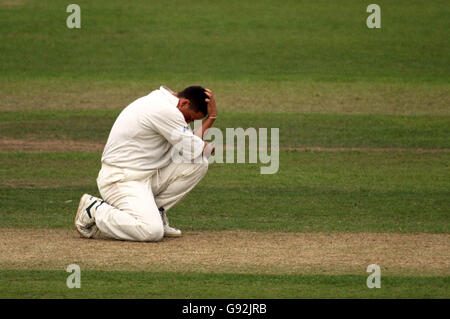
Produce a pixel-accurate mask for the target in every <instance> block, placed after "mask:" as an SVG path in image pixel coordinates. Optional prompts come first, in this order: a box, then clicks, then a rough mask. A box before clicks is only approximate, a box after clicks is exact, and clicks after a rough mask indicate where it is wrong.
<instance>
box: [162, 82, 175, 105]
mask: <svg viewBox="0 0 450 319" xmlns="http://www.w3.org/2000/svg"><path fill="white" fill-rule="evenodd" d="M159 90H160V91H161V92H162V93H163V94H164V96H165V97H167V99H168V100H169V101H170V103H171V104H173V105H175V106H177V105H178V98H177V97H176V96H175V95H173V93H172V90H171V89H169V88H168V87H165V86H161V87H160V88H159Z"/></svg>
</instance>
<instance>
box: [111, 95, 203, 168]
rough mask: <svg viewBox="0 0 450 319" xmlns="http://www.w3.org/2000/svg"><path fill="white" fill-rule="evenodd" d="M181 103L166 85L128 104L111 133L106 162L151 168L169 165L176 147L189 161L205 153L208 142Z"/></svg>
mask: <svg viewBox="0 0 450 319" xmlns="http://www.w3.org/2000/svg"><path fill="white" fill-rule="evenodd" d="M177 105H178V98H177V97H176V96H174V95H173V94H172V93H170V92H169V91H168V90H167V89H165V88H164V87H162V86H161V87H160V89H159V90H155V91H153V92H151V93H150V94H149V95H147V96H144V97H141V98H139V99H137V100H136V101H134V102H132V103H131V104H130V105H128V106H127V107H126V108H125V109H123V110H122V112H121V113H120V114H119V116H118V117H117V119H116V121H115V123H114V125H113V127H112V129H111V132H110V133H109V137H108V141H107V142H106V145H105V149H104V151H103V155H102V163H105V164H108V165H112V166H117V167H121V168H129V169H134V170H151V169H159V168H162V167H165V166H167V165H168V164H169V163H170V162H171V161H172V153H173V151H175V150H182V156H183V158H186V160H187V161H192V159H193V158H194V157H198V155H200V156H201V151H202V150H203V147H204V145H205V142H204V141H203V140H202V139H201V138H200V137H198V136H195V135H194V134H193V132H192V130H191V128H190V126H189V125H188V124H187V123H186V121H185V119H184V116H183V114H182V113H181V112H180V111H179V110H178V108H177ZM174 146H175V149H174V150H173V151H172V149H173V147H174ZM199 150H200V151H199ZM199 152H200V154H199ZM177 153H178V152H177Z"/></svg>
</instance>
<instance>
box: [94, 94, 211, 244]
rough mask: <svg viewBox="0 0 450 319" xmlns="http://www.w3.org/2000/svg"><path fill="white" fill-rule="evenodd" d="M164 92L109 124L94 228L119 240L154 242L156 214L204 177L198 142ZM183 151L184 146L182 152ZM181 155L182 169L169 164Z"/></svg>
mask: <svg viewBox="0 0 450 319" xmlns="http://www.w3.org/2000/svg"><path fill="white" fill-rule="evenodd" d="M177 104H178V98H177V97H175V96H174V95H172V94H171V93H170V92H169V91H168V90H166V89H165V88H164V87H161V88H160V89H159V90H155V91H153V92H151V93H150V94H149V95H147V96H144V97H142V98H139V99H137V100H136V101H134V102H133V103H131V104H130V105H128V106H127V107H126V108H125V109H124V110H123V111H122V112H121V113H120V115H119V117H118V118H117V120H116V122H115V123H114V125H113V127H112V129H111V132H110V135H109V138H108V141H107V143H106V146H105V149H104V151H103V155H102V168H101V170H100V172H99V175H98V178H97V185H98V188H99V191H100V194H101V195H102V197H103V199H104V200H105V201H106V203H108V205H105V204H104V205H100V206H98V208H97V210H96V212H95V222H96V224H97V227H98V228H99V229H100V231H102V232H103V233H104V234H106V235H108V236H110V237H113V238H116V239H122V240H135V241H157V240H160V239H161V238H162V237H163V235H164V231H163V224H162V220H161V216H160V213H159V208H164V209H165V211H167V210H168V209H170V208H171V207H172V206H173V205H175V203H177V202H178V201H179V200H180V199H181V198H182V197H183V196H184V195H186V194H187V193H188V192H189V191H190V190H191V189H192V188H193V187H194V186H195V185H196V184H197V183H198V182H199V181H200V180H201V178H202V177H203V176H204V175H205V174H206V171H207V169H208V161H207V159H206V158H203V157H202V152H201V151H202V150H203V147H204V143H205V142H204V141H203V140H202V139H201V138H199V137H198V136H195V135H194V134H193V133H192V131H191V129H190V127H189V125H188V124H187V123H186V121H185V120H184V117H183V114H182V113H181V112H180V111H179V110H178V109H177ZM186 145H187V146H186ZM179 151H182V152H181V153H182V157H183V158H184V159H185V161H184V162H183V163H177V162H174V161H173V160H172V155H173V154H175V155H176V154H179V153H180V152H179Z"/></svg>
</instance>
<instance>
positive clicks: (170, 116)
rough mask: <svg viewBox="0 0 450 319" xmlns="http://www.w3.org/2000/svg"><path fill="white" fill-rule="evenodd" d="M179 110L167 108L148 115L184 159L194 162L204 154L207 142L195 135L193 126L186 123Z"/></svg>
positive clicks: (154, 126) (155, 127)
mask: <svg viewBox="0 0 450 319" xmlns="http://www.w3.org/2000/svg"><path fill="white" fill-rule="evenodd" d="M178 112H179V111H178V110H176V109H175V110H174V109H170V108H166V109H165V111H160V110H159V111H158V112H154V113H152V114H151V116H149V117H148V121H149V122H150V123H151V124H152V126H153V128H154V129H155V130H156V131H157V132H158V133H160V134H161V135H162V136H164V138H165V139H166V140H167V141H168V142H169V143H170V144H172V145H173V147H174V149H175V150H176V151H177V152H178V153H179V154H175V155H177V156H178V155H181V156H182V158H183V160H184V161H187V162H193V161H195V160H196V159H197V158H199V157H201V156H202V153H203V148H204V146H205V142H204V141H203V140H202V139H201V138H200V137H198V136H196V135H194V133H193V132H192V130H191V127H190V126H189V125H188V124H187V123H186V121H185V120H184V118H183V116H182V115H181V113H180V114H178Z"/></svg>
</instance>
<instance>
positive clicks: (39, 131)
mask: <svg viewBox="0 0 450 319" xmlns="http://www.w3.org/2000/svg"><path fill="white" fill-rule="evenodd" d="M77 4H79V5H80V7H81V29H68V28H67V27H66V22H65V21H66V18H67V16H68V15H69V13H66V6H67V5H68V3H67V2H64V1H51V2H43V1H30V0H25V1H3V0H0V54H1V56H2V59H1V62H0V146H1V148H2V150H1V151H0V229H2V233H3V235H0V238H1V239H0V242H1V243H2V247H5V248H4V249H2V251H1V252H0V298H449V297H450V289H449V282H448V281H449V275H450V272H449V269H450V264H449V260H450V255H449V252H450V229H449V225H450V223H449V222H450V210H449V207H450V178H449V177H450V168H449V163H450V139H449V136H450V112H449V110H450V109H449V108H448V106H449V105H450V86H449V80H450V74H449V72H448V70H449V54H448V52H449V49H450V45H449V42H448V39H447V38H448V36H447V35H446V34H447V33H448V32H446V31H445V30H448V29H449V27H450V22H449V21H448V18H447V17H448V15H449V13H450V8H449V6H448V2H447V1H440V0H439V1H433V2H432V3H427V2H423V1H406V0H401V1H395V2H392V1H384V0H380V1H378V2H377V4H378V5H380V7H381V17H382V27H381V29H368V28H367V26H366V22H365V21H366V18H367V16H368V15H369V13H366V7H367V5H368V4H369V2H368V3H364V2H362V1H357V0H345V1H338V2H331V1H322V0H321V1H293V0H292V1H283V2H279V1H274V0H264V1H249V2H242V1H234V0H232V1H214V2H210V1H196V2H192V3H191V2H184V1H137V0H133V1H126V2H123V1H106V0H102V1H95V2H92V1H84V0H83V1H81V0H80V1H78V2H77ZM191 84H200V85H203V86H205V87H209V88H211V89H212V90H213V92H214V93H215V95H216V100H217V103H218V108H219V116H218V119H217V121H216V126H217V127H219V128H220V129H222V130H223V131H225V129H226V128H237V127H243V128H249V127H254V128H279V129H280V152H279V160H280V165H279V171H278V172H277V173H276V174H273V175H261V174H260V167H261V166H265V164H262V163H256V164H237V163H236V164H219V163H214V164H211V165H210V167H209V172H208V174H207V176H206V177H205V179H204V180H202V181H201V182H200V184H199V185H198V186H197V187H196V188H195V189H194V190H193V191H192V192H191V193H190V194H189V195H188V196H187V197H186V198H185V199H183V201H181V202H180V203H179V204H178V205H177V206H176V207H174V208H173V210H171V211H170V212H169V217H170V221H171V224H173V225H174V226H176V227H179V228H181V229H182V230H183V231H185V233H186V235H185V237H184V238H181V239H178V242H175V241H174V240H170V241H163V242H162V243H158V244H155V243H141V244H139V245H140V246H137V245H131V246H126V247H127V248H126V249H130V256H132V257H130V259H127V260H126V261H125V260H123V255H120V256H119V255H118V253H117V255H115V249H124V247H123V245H125V244H123V243H116V242H108V241H106V242H101V243H89V244H86V248H85V250H83V248H80V249H81V250H77V252H76V253H74V255H71V254H68V255H67V256H60V257H61V259H57V257H55V255H57V254H58V251H56V252H55V251H53V252H49V251H48V249H49V248H48V247H50V246H46V245H49V242H51V241H52V238H54V241H55V242H56V244H60V245H61V247H63V246H64V245H65V243H66V240H69V242H70V244H74V245H77V241H79V245H80V246H83V245H84V244H85V243H86V241H83V240H82V239H79V240H78V237H77V234H76V233H75V232H73V233H69V234H70V235H68V238H69V239H67V238H66V237H64V239H62V238H61V239H59V238H58V237H51V236H54V235H52V234H60V233H61V232H64V231H70V230H72V228H73V218H74V215H75V211H76V207H77V206H78V201H79V198H80V197H81V195H82V194H83V193H85V192H88V193H91V194H94V195H98V190H97V186H96V181H95V179H96V177H97V174H98V170H99V168H100V158H101V152H102V147H103V145H104V143H105V142H106V139H107V137H108V134H109V130H110V128H111V126H112V124H113V123H114V120H115V118H116V117H117V115H118V114H119V112H120V111H121V109H122V108H123V107H125V106H126V105H127V104H129V103H130V102H132V101H133V100H135V99H136V98H138V97H140V96H143V95H145V94H148V92H150V91H152V90H154V89H157V88H158V87H159V86H160V85H167V86H169V87H171V88H172V89H174V90H180V89H182V88H184V87H186V86H188V85H191ZM42 230H48V232H49V236H48V238H45V236H44V238H42V236H41V235H39V234H41V233H40V231H42ZM216 231H217V232H218V233H219V234H225V235H223V236H225V237H226V234H228V233H227V232H228V231H230V232H231V233H232V234H240V232H242V233H243V234H249V235H245V236H244V235H243V236H244V237H245V238H252V236H253V235H251V234H253V233H252V232H256V233H257V234H259V235H262V236H263V237H264V236H268V237H267V238H277V236H279V237H280V238H284V237H283V236H285V234H286V233H288V234H289V236H291V235H292V236H294V237H295V236H297V235H298V236H309V235H311V236H319V237H317V238H322V239H323V243H322V244H323V247H326V249H329V250H326V251H325V250H321V248H320V246H321V245H320V244H318V247H317V248H314V249H316V250H314V249H312V250H311V251H312V252H311V255H306V253H305V251H306V250H307V248H308V247H309V245H313V244H314V243H306V242H305V243H300V244H298V245H297V244H293V243H291V244H289V245H288V244H287V243H286V245H284V243H282V242H279V243H278V241H275V242H276V243H275V244H274V245H279V246H277V247H275V246H274V247H272V246H270V247H265V246H259V245H263V244H262V242H261V241H260V242H258V241H256V239H255V242H254V243H252V242H251V241H250V242H249V243H248V247H247V246H245V245H244V243H242V244H243V248H242V253H240V252H239V253H228V252H230V251H232V252H235V250H226V249H224V254H225V251H226V255H224V256H221V258H219V260H217V258H216V259H214V260H213V258H212V257H211V258H209V257H208V253H212V252H213V251H214V249H215V247H216V246H211V247H210V246H208V247H210V248H208V249H210V250H205V251H203V252H204V254H206V256H205V255H202V254H200V253H198V254H199V255H198V256H197V255H196V254H195V253H196V252H195V250H194V251H190V254H189V256H183V255H182V254H178V255H176V256H172V255H171V250H170V249H172V247H178V246H179V247H181V248H182V247H183V245H187V242H189V240H190V239H189V238H193V237H194V236H198V237H199V239H201V238H202V236H207V235H208V234H209V232H216ZM55 232H56V233H55ZM10 233H14V234H16V235H15V236H23V238H22V239H21V240H20V241H21V242H23V243H24V244H23V245H21V246H20V247H19V246H15V245H16V244H14V243H17V242H18V241H15V240H16V239H17V238H10V237H8V236H7V235H5V234H10ZM367 234H370V236H375V237H370V238H375V239H373V241H368V242H367V243H364V242H363V243H356V242H355V241H356V239H355V238H365V237H364V236H366V235H367ZM259 235H258V236H256V235H255V236H254V237H255V238H260V237H259ZM221 236H222V235H221ZM269 236H270V237H269ZM358 236H360V237H358ZM367 236H369V235H367ZM404 236H406V237H404ZM195 238H197V237H195ZM221 238H222V237H221ZM226 238H227V240H229V245H230V247H231V248H233V249H234V248H235V247H236V251H239V250H238V248H239V244H240V243H239V240H238V239H236V238H233V237H231V238H228V237H226ZM289 238H292V237H289ZM301 238H303V237H301ZM314 238H316V237H314ZM336 238H338V239H339V240H337V241H336V243H339V245H338V244H336V245H337V246H336V247H335V246H333V245H334V240H336ZM341 238H344V239H342V241H340V240H341ZM405 238H406V239H405ZM423 238H425V239H427V240H426V241H424V242H422V241H420V239H423ZM322 239H321V240H322ZM59 240H60V241H61V242H60V243H58V241H59ZM402 240H404V241H402ZM27 241H29V245H27V244H26V243H27ZM212 241H213V242H212V243H211V245H217V247H219V246H220V245H219V243H214V239H213V240H212ZM346 241H348V247H356V246H355V245H357V244H358V245H359V246H358V247H360V248H361V249H362V250H361V251H360V252H354V251H351V248H348V247H347V246H346ZM40 242H42V245H41V246H39V243H40ZM44 243H46V244H44ZM177 243H178V244H177ZM201 243H202V244H204V245H207V244H208V243H207V241H205V240H203V241H201ZM245 244H246V245H247V243H245ZM341 244H342V246H340V245H341ZM177 245H178V246H177ZM199 245H200V244H199ZM295 245H297V246H298V249H297V248H295V249H290V251H287V250H283V249H284V248H283V247H285V246H286V247H287V246H288V247H297V246H295ZM244 246H245V247H247V248H245V249H248V250H245V249H244ZM252 246H253V247H252ZM313 246H314V245H313ZM51 247H54V246H51ZM56 247H58V246H56ZM142 247H144V248H142ZM167 247H168V248H167ZM189 247H191V246H189ZM371 247H374V250H375V251H376V252H377V253H376V254H375V256H376V258H379V261H378V260H377V259H376V258H375V257H372V256H371V255H370V248H371ZM213 248H214V249H213ZM258 248H261V251H259V250H257V249H258ZM265 248H267V251H272V250H271V249H274V250H273V251H276V250H281V253H280V255H277V256H280V257H279V258H280V259H279V260H276V261H274V260H272V259H270V256H267V255H265V253H264V249H265ZM55 249H56V248H55ZM95 249H98V251H95ZM133 249H136V251H140V250H141V249H142V250H145V251H146V253H148V254H149V255H150V257H151V256H152V254H156V252H160V251H164V252H165V253H167V254H168V255H169V257H170V258H172V257H173V258H175V259H174V260H177V261H178V262H180V263H181V264H180V265H181V266H180V267H179V268H173V267H172V266H167V265H169V264H164V263H165V262H166V261H165V260H163V261H160V260H159V259H158V258H156V257H155V259H151V258H150V257H149V258H150V259H149V260H150V261H148V260H147V259H145V260H140V259H139V258H138V257H136V256H135V255H134V254H133ZM199 249H202V247H201V246H199ZM205 249H207V248H205ZM323 249H325V248H323ZM333 249H336V250H333ZM219 251H220V250H219ZM308 251H309V250H308ZM60 252H61V253H60V254H63V252H64V253H66V252H67V250H64V249H62V248H61V250H60ZM95 252H96V253H98V255H97V256H95ZM177 252H178V250H177ZM246 253H248V254H249V256H253V257H255V260H243V259H241V258H242V257H243V256H244V257H245V254H246ZM84 254H87V255H89V256H92V257H91V258H93V259H94V260H89V259H87V260H86V259H83V258H81V257H82V256H83V255H84ZM173 254H176V253H175V252H174V253H173ZM283 254H284V255H283ZM290 254H293V255H292V256H291V255H290ZM294 255H295V258H297V259H295V258H294V259H292V260H295V262H299V263H300V264H294V262H290V261H289V260H290V258H291V257H293V256H294ZM322 255H323V256H324V257H323V258H324V262H323V264H321V263H320V260H319V261H317V260H318V259H317V258H318V257H317V256H322ZM30 256H31V257H30ZM80 256H81V257H80ZM196 256H197V257H196ZM211 256H212V255H211ZM214 256H215V255H214ZM169 257H168V258H169ZM185 257H186V258H185ZM58 258H59V257H58ZM77 258H78V259H77ZM102 258H105V260H108V262H105V263H103V264H102V260H103V259H102ZM170 258H169V261H170ZM196 258H198V260H197V259H196ZM202 258H204V259H202ZM208 258H209V259H208ZM260 258H261V259H260ZM302 258H304V259H302ZM372 258H375V259H372ZM72 259H73V260H72ZM135 259H136V260H135ZM222 259H223V260H222ZM61 260H62V261H61ZM66 261H67V265H68V264H69V263H77V262H78V263H79V264H80V265H81V268H82V288H81V289H68V288H67V287H66V285H65V282H66V278H67V275H68V273H67V272H66V271H65V267H61V264H63V263H64V262H66ZM203 262H205V263H210V266H209V268H208V267H206V266H205V264H203ZM378 262H379V263H380V266H381V269H382V288H380V289H368V288H367V287H366V278H367V276H368V275H369V274H368V273H366V267H367V266H368V265H369V264H370V263H378ZM383 262H384V264H383ZM276 264H280V265H281V266H280V267H281V268H277V267H275V266H273V265H276ZM164 265H166V267H167V269H166V268H164ZM335 265H336V267H335ZM135 266H136V267H137V268H136V267H135ZM156 266H157V267H156ZM216 266H217V267H216ZM303 266H304V267H303ZM182 267H184V270H183V269H181V268H182ZM272 267H273V268H272ZM137 269H139V270H137Z"/></svg>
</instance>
